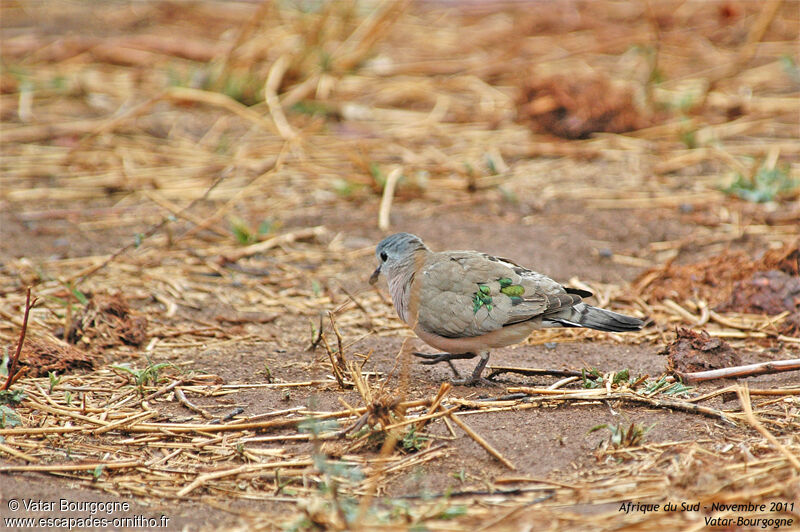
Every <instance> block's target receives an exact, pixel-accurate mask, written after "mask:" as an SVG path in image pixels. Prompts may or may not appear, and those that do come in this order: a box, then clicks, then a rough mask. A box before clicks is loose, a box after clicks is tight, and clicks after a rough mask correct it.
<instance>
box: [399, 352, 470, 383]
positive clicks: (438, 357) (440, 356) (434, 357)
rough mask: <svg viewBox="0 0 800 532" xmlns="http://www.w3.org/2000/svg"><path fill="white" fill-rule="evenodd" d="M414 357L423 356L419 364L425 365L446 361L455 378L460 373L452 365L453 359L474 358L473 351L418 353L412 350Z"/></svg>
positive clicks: (458, 376) (459, 377) (459, 375)
mask: <svg viewBox="0 0 800 532" xmlns="http://www.w3.org/2000/svg"><path fill="white" fill-rule="evenodd" d="M412 354H413V355H414V356H415V357H419V358H424V359H425V360H423V361H422V362H421V364H425V365H428V366H429V365H432V364H439V363H440V362H447V365H448V366H450V369H451V370H452V371H453V375H455V377H456V379H461V374H460V373H459V372H458V370H457V369H456V367H455V366H454V365H453V360H462V359H467V358H475V357H476V356H478V355H476V354H475V353H455V354H454V353H419V352H414V353H412Z"/></svg>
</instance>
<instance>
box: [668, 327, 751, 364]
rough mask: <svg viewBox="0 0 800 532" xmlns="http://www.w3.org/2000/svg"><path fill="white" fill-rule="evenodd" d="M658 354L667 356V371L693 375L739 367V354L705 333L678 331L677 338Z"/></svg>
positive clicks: (680, 329)
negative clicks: (697, 372)
mask: <svg viewBox="0 0 800 532" xmlns="http://www.w3.org/2000/svg"><path fill="white" fill-rule="evenodd" d="M660 354H662V355H667V371H669V372H671V373H694V372H696V371H707V370H710V369H719V368H727V367H732V366H739V365H741V359H740V357H739V354H738V353H736V351H734V350H733V348H732V347H731V346H730V345H729V344H728V343H727V342H724V341H723V340H720V339H719V338H712V337H711V336H709V334H708V333H707V332H706V331H702V332H699V333H697V332H694V331H692V330H689V329H683V328H679V329H678V337H677V338H676V339H675V341H674V342H672V343H671V344H669V345H668V346H667V347H666V348H664V351H662V352H661V353H660Z"/></svg>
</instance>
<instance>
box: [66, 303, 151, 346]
mask: <svg viewBox="0 0 800 532" xmlns="http://www.w3.org/2000/svg"><path fill="white" fill-rule="evenodd" d="M67 340H68V341H69V342H70V343H74V344H77V343H78V342H82V343H84V344H86V345H91V346H93V347H95V348H97V347H111V346H116V345H119V344H126V345H137V346H138V345H141V344H143V343H144V342H145V341H146V340H147V318H145V317H144V316H138V315H136V314H134V313H133V312H132V311H131V308H130V306H129V305H128V302H127V301H126V300H125V298H124V297H123V296H122V294H113V295H110V294H95V295H93V296H92V298H91V299H90V300H89V303H88V304H87V305H86V308H85V309H84V310H83V312H81V313H80V314H79V315H78V316H76V317H75V320H74V321H73V322H72V327H71V328H70V333H69V336H68V337H67Z"/></svg>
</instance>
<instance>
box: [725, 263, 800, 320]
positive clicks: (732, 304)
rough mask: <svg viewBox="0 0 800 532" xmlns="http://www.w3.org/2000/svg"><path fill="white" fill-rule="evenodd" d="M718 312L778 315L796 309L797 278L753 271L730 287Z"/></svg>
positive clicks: (799, 287)
mask: <svg viewBox="0 0 800 532" xmlns="http://www.w3.org/2000/svg"><path fill="white" fill-rule="evenodd" d="M719 308H720V310H724V311H734V312H749V313H753V314H769V315H774V314H780V313H781V312H784V311H786V310H788V311H792V312H794V311H797V310H798V309H800V277H798V276H791V275H789V274H787V273H784V272H782V271H780V270H771V271H768V272H756V273H755V274H754V275H753V277H751V278H750V279H747V280H744V281H738V282H737V283H735V284H734V285H733V292H732V293H731V297H730V299H729V300H728V301H727V302H726V303H723V304H722V306H721V307H719Z"/></svg>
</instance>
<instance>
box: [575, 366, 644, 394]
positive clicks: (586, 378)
mask: <svg viewBox="0 0 800 532" xmlns="http://www.w3.org/2000/svg"><path fill="white" fill-rule="evenodd" d="M581 379H582V380H583V387H584V388H590V389H593V388H603V387H604V386H605V378H604V377H603V374H602V373H600V370H599V369H597V368H588V369H587V368H583V369H581ZM633 382H635V379H633V378H632V377H631V372H630V370H629V369H627V368H626V369H623V370H620V371H617V372H616V373H614V374H613V377H612V378H611V385H612V386H619V385H621V384H631V383H633Z"/></svg>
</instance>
